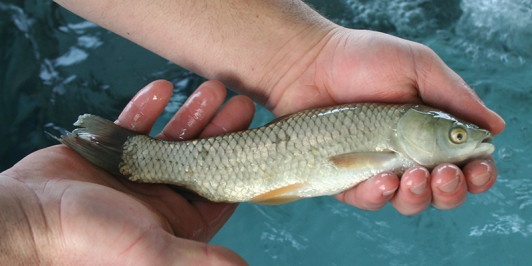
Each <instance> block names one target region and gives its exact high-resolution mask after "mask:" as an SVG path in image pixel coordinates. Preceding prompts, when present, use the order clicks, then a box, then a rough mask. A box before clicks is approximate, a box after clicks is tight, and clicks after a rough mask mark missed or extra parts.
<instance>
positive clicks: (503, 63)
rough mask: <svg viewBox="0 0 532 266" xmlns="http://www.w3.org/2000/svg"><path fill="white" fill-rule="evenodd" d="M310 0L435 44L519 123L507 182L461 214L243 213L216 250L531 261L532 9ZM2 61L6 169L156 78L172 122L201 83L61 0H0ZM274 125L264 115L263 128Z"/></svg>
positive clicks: (502, 169) (369, 261)
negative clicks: (170, 93) (55, 0)
mask: <svg viewBox="0 0 532 266" xmlns="http://www.w3.org/2000/svg"><path fill="white" fill-rule="evenodd" d="M308 3H310V4H311V5H312V6H313V7H314V8H316V9H317V10H319V11H320V12H321V13H322V14H324V15H325V16H327V17H328V18H330V19H332V20H333V21H335V22H337V23H339V24H341V25H344V26H347V27H353V28H364V29H373V30H378V31H382V32H386V33H390V34H393V35H396V36H400V37H403V38H407V39H410V40H414V41H418V42H421V43H424V44H426V45H428V46H429V47H431V48H432V49H434V50H435V51H436V52H437V53H438V54H439V55H440V56H441V57H442V58H443V59H444V61H445V62H446V63H447V64H448V65H449V66H451V67H452V68H453V69H454V70H455V71H457V72H458V73H459V74H460V75H461V76H462V77H463V78H464V79H465V80H466V81H467V82H468V83H469V84H470V85H471V86H472V87H473V88H474V89H475V90H476V91H477V93H478V94H479V95H480V97H481V98H482V99H483V100H484V101H485V102H486V104H487V105H488V106H489V107H491V108H492V109H494V110H495V111H497V112H498V113H499V114H501V115H502V116H503V117H504V118H505V120H506V122H507V128H506V131H505V132H504V133H502V134H501V135H499V136H497V137H496V139H495V141H494V142H495V144H496V145H497V150H496V152H495V154H494V157H495V160H496V162H497V164H498V167H499V179H498V182H497V183H496V184H495V186H494V187H493V188H492V189H491V190H490V191H488V192H486V193H483V194H480V195H471V196H470V197H469V198H468V200H467V202H466V203H465V204H464V205H462V206H460V207H459V208H457V209H455V210H451V211H440V210H435V209H428V210H426V211H425V212H423V213H421V214H419V215H416V216H413V217H405V216H401V215H399V214H398V213H397V212H396V211H395V210H393V209H392V208H391V207H389V206H387V207H385V208H384V209H383V210H380V211H377V212H368V211H361V210H358V209H355V208H353V207H350V206H347V205H345V204H343V203H340V202H337V201H336V200H334V199H331V198H327V197H323V198H315V199H308V200H302V201H298V202H295V203H291V204H286V205H282V206H258V205H252V204H241V205H240V207H239V208H238V209H237V211H236V213H235V215H234V216H233V217H232V218H231V219H230V220H229V222H228V223H227V225H226V226H225V227H224V228H223V229H222V230H221V231H220V233H219V234H218V235H217V236H216V237H215V238H214V239H213V241H212V243H216V244H220V245H224V246H227V247H229V248H231V249H233V250H234V251H236V252H238V253H239V254H240V255H241V256H243V257H244V258H245V259H246V260H247V261H248V262H250V263H251V264H252V265H274V264H275V265H530V263H531V261H532V180H531V178H530V173H531V172H532V171H531V170H532V169H531V168H532V163H531V160H530V159H531V156H530V155H529V151H530V149H531V146H532V145H531V144H530V143H531V140H530V137H531V135H532V134H531V132H530V130H531V125H532V114H531V106H532V96H531V94H530V93H531V92H532V68H531V66H532V65H531V61H532V3H531V1H529V0H490V1H487V0H463V1H457V0H450V1H437V0H432V1H430V0H412V1H408V0H399V1H393V0H380V1H379V0H375V1H369V0H352V1H349V0H334V1H317V0H313V1H308ZM213 45H215V44H213ZM213 48H215V47H213ZM0 60H1V61H0V62H1V64H0V170H3V169H6V168H8V167H10V166H11V165H12V164H13V163H15V162H16V161H17V160H19V159H20V158H21V157H23V156H25V155H26V154H28V153H30V152H31V151H34V150H36V149H38V148H41V147H44V146H48V145H51V144H54V142H53V141H51V140H49V139H47V138H46V136H45V135H44V133H43V132H44V131H45V130H48V131H54V130H55V129H57V128H67V129H70V128H71V124H72V122H73V121H75V119H76V117H77V116H78V115H79V114H82V113H94V114H99V115H103V116H105V117H108V118H113V117H116V116H117V115H118V113H119V111H120V110H121V109H122V108H123V107H124V106H125V104H126V103H127V101H128V100H129V99H130V98H131V96H133V95H134V93H135V92H136V91H137V90H138V89H139V88H141V87H142V86H144V85H145V84H147V83H148V82H150V81H152V80H154V79H159V78H164V79H168V80H171V81H172V82H173V83H174V84H175V86H176V90H175V92H176V95H175V96H174V98H173V99H172V103H171V104H170V106H169V107H168V108H167V112H166V113H165V115H164V116H165V117H166V118H168V117H169V116H170V115H171V114H172V112H174V111H175V110H176V109H177V108H178V107H179V106H180V104H181V103H182V102H183V101H184V99H185V98H186V97H187V95H188V94H190V92H191V91H192V90H194V89H195V87H196V86H197V85H198V84H199V83H200V82H201V81H202V79H201V78H199V77H197V76H195V75H193V74H191V73H189V72H187V71H184V70H183V69H181V68H179V67H177V66H175V65H173V64H171V63H169V62H167V61H166V60H164V59H162V58H160V57H158V56H156V55H153V54H152V53H150V52H148V51H146V50H144V49H142V48H140V47H138V46H136V45H135V44H132V43H130V42H128V41H126V40H124V39H122V38H120V37H118V36H116V35H115V34H113V33H111V32H108V31H106V30H104V29H102V28H100V27H97V26H95V25H94V24H92V23H89V22H86V21H84V20H82V19H80V18H78V17H76V16H75V15H72V14H71V13H69V12H67V11H65V10H64V9H62V8H60V7H58V6H57V5H55V4H52V3H51V2H50V1H29V0H28V1H7V0H0ZM382 64H386V62H384V61H383V62H382ZM270 118H271V115H270V114H269V113H268V112H266V111H265V110H263V109H261V110H259V113H258V115H257V117H256V120H255V122H254V125H260V124H263V123H265V122H266V121H267V120H269V119H270ZM163 119H164V118H163ZM95 244H97V243H95Z"/></svg>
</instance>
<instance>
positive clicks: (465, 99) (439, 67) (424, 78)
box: [411, 43, 505, 134]
mask: <svg viewBox="0 0 532 266" xmlns="http://www.w3.org/2000/svg"><path fill="white" fill-rule="evenodd" d="M411 46H412V51H413V55H414V60H415V62H416V63H415V67H416V73H417V84H418V86H419V92H420V95H421V97H422V98H423V101H424V102H426V103H427V104H429V105H431V106H434V107H437V108H440V109H442V110H444V111H448V112H450V113H453V114H456V115H459V116H460V117H461V118H463V119H465V120H467V121H470V122H473V123H475V124H477V125H478V126H480V127H482V128H485V129H488V130H489V131H491V132H492V133H494V134H498V133H500V132H501V131H502V130H503V129H504V127H505V122H504V120H503V119H502V118H501V117H500V116H499V115H498V114H496V113H495V112H493V111H491V110H490V109H488V108H487V107H486V106H485V105H484V104H483V103H482V101H481V100H480V98H479V97H478V96H477V94H476V93H475V92H474V91H473V90H472V89H471V88H470V87H469V86H468V85H467V84H466V82H465V81H464V80H463V79H462V78H461V77H460V76H458V74H456V73H455V72H454V71H453V70H451V69H450V68H449V67H448V66H447V65H446V64H445V63H444V62H443V61H442V60H441V59H440V58H439V57H438V56H437V55H436V54H435V53H434V52H433V51H432V50H430V49H429V48H427V47H425V46H422V45H419V44H415V43H412V44H411Z"/></svg>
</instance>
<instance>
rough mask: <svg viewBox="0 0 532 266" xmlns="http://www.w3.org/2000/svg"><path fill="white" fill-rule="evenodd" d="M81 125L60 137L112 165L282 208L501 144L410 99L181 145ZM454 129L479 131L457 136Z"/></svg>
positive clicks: (308, 115)
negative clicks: (384, 174) (373, 178)
mask: <svg viewBox="0 0 532 266" xmlns="http://www.w3.org/2000/svg"><path fill="white" fill-rule="evenodd" d="M75 125H77V126H80V127H81V128H78V129H76V130H74V131H73V132H72V133H68V134H67V135H65V136H62V137H61V141H62V142H63V143H64V144H66V145H68V146H69V147H71V148H73V149H74V150H76V151H78V152H79V153H80V154H81V155H83V156H84V157H85V158H87V159H88V160H89V161H91V162H93V163H94V164H96V165H98V166H100V167H102V168H104V169H106V170H107V171H109V172H111V173H114V174H117V175H119V176H123V177H126V178H128V179H129V180H132V181H136V182H144V183H165V184H172V185H177V186H181V187H184V188H186V189H189V190H192V191H194V192H196V193H197V194H199V195H200V196H202V197H205V198H206V199H208V200H211V201H220V202H244V201H253V202H259V203H269V204H275V203H283V202H288V201H291V200H295V199H299V198H306V197H315V196H321V195H332V194H336V193H339V192H341V191H344V190H346V189H348V188H350V187H353V186H355V185H356V184H358V183H360V182H361V181H363V180H366V179H368V178H370V177H371V176H373V175H375V174H377V173H380V172H384V171H390V172H395V173H397V174H400V173H402V172H403V171H404V170H405V169H406V168H408V167H412V166H414V165H422V166H425V167H433V166H435V165H436V164H438V163H443V162H450V163H458V162H464V161H466V160H469V159H471V158H476V157H481V156H487V155H489V154H491V153H492V152H493V150H494V146H493V145H492V144H490V143H486V142H487V141H486V140H489V139H491V134H490V133H489V132H487V131H486V130H482V129H479V128H478V127H476V126H475V125H473V124H469V123H466V122H463V121H461V120H458V119H455V118H453V117H451V116H449V115H447V114H445V113H443V112H441V111H439V110H437V109H434V108H430V107H426V106H422V105H412V104H379V103H361V104H348V105H340V106H333V107H325V108H317V109H311V110H306V111H301V112H298V113H295V114H292V115H288V116H285V117H281V118H278V119H276V120H274V121H273V122H271V123H270V124H267V125H265V126H263V127H260V128H256V129H250V130H246V131H240V132H235V133H229V134H225V135H220V136H216V137H211V138H205V139H198V140H191V141H178V142H172V141H162V140H156V139H153V138H150V137H149V136H144V135H139V134H137V133H135V132H132V131H128V130H126V129H123V128H121V127H119V126H117V125H115V124H113V123H112V122H110V121H108V120H105V119H103V118H100V117H97V116H92V115H82V116H80V118H79V119H78V121H77V122H76V123H75ZM453 130H462V131H463V132H462V131H460V134H461V135H462V136H467V134H469V135H470V136H471V137H470V138H469V139H468V140H467V141H463V143H462V140H463V139H460V140H450V139H449V138H450V137H451V136H453V135H456V134H451V133H450V132H452V131H453ZM453 141H454V142H460V143H459V144H458V143H453Z"/></svg>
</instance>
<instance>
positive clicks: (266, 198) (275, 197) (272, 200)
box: [251, 183, 305, 205]
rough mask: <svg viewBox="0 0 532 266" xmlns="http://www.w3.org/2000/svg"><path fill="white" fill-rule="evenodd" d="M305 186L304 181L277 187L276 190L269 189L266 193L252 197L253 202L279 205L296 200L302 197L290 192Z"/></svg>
mask: <svg viewBox="0 0 532 266" xmlns="http://www.w3.org/2000/svg"><path fill="white" fill-rule="evenodd" d="M304 186H305V184H304V183H295V184H291V185H288V186H284V187H281V188H276V189H274V190H271V191H268V192H266V193H264V194H261V195H258V196H256V197H254V198H252V199H251V202H253V203H259V204H266V205H277V204H283V203H288V202H292V201H296V200H298V199H301V197H298V196H294V195H288V194H290V192H293V191H295V190H298V189H300V188H302V187H304Z"/></svg>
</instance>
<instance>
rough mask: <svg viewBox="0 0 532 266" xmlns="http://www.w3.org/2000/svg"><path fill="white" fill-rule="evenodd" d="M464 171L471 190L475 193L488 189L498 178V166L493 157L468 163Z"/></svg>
mask: <svg viewBox="0 0 532 266" xmlns="http://www.w3.org/2000/svg"><path fill="white" fill-rule="evenodd" d="M463 173H464V175H465V177H466V182H467V188H468V190H469V192H471V193H474V194H476V193H482V192H485V191H487V190H488V189H490V188H491V187H492V186H493V184H494V183H495V180H496V179H497V168H496V167H495V163H494V162H493V160H492V159H491V158H490V159H482V160H480V159H479V160H474V161H472V162H470V163H468V164H467V165H466V166H465V167H464V169H463Z"/></svg>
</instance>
